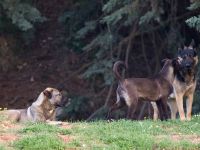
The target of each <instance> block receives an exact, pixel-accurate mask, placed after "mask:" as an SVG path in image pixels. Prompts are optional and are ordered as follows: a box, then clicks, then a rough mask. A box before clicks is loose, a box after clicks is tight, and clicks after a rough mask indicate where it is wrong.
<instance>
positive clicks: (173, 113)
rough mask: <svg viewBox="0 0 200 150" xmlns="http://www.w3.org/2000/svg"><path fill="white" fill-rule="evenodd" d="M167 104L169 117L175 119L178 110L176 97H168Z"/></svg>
mask: <svg viewBox="0 0 200 150" xmlns="http://www.w3.org/2000/svg"><path fill="white" fill-rule="evenodd" d="M167 104H168V105H169V108H170V112H171V119H172V120H174V119H176V114H177V112H178V107H177V103H176V99H175V98H170V99H169V100H168V101H167Z"/></svg>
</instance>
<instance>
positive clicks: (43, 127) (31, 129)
mask: <svg viewBox="0 0 200 150" xmlns="http://www.w3.org/2000/svg"><path fill="white" fill-rule="evenodd" d="M19 132H20V133H23V134H25V133H41V132H43V133H60V134H63V135H66V134H70V133H71V132H70V131H69V130H67V129H63V128H60V127H59V126H56V125H49V124H46V123H31V122H29V123H27V124H26V127H24V128H23V129H21V130H20V131H19Z"/></svg>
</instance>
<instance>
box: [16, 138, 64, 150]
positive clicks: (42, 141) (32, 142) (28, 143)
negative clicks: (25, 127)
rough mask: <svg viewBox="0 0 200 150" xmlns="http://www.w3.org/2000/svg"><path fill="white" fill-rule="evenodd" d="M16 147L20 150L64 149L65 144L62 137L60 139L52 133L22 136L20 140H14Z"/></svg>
mask: <svg viewBox="0 0 200 150" xmlns="http://www.w3.org/2000/svg"><path fill="white" fill-rule="evenodd" d="M13 146H14V147H15V148H17V149H20V150H28V149H33V150H63V149H65V144H64V142H63V141H61V139H58V137H56V136H55V135H54V136H53V135H52V134H45V135H44V134H43V135H32V136H27V137H24V138H22V139H21V140H19V141H16V142H14V145H13Z"/></svg>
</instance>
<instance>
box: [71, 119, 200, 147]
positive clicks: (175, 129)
mask: <svg viewBox="0 0 200 150" xmlns="http://www.w3.org/2000/svg"><path fill="white" fill-rule="evenodd" d="M198 124H199V119H193V120H192V121H190V122H189V121H186V122H181V121H179V120H175V121H152V120H145V121H130V120H119V121H114V122H111V123H108V122H106V121H97V122H90V123H86V122H80V123H75V124H74V126H75V127H74V128H73V129H71V135H73V136H74V137H75V140H74V141H75V142H74V141H73V142H71V143H70V144H69V145H68V148H77V147H79V148H84V149H96V148H97V149H98V148H100V149H154V148H157V149H199V148H200V145H199V144H198V143H192V142H193V141H192V139H191V140H190V139H189V140H184V138H185V136H187V135H195V136H198V135H199V130H200V126H198ZM174 135H176V136H178V137H179V138H178V139H176V140H175V139H173V138H174ZM187 138H188V137H186V139H187ZM199 138H200V137H199Z"/></svg>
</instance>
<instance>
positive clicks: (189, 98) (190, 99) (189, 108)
mask: <svg viewBox="0 0 200 150" xmlns="http://www.w3.org/2000/svg"><path fill="white" fill-rule="evenodd" d="M193 97H194V93H190V94H189V95H188V96H187V101H186V104H187V105H186V106H187V120H191V113H192V103H193Z"/></svg>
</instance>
